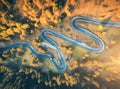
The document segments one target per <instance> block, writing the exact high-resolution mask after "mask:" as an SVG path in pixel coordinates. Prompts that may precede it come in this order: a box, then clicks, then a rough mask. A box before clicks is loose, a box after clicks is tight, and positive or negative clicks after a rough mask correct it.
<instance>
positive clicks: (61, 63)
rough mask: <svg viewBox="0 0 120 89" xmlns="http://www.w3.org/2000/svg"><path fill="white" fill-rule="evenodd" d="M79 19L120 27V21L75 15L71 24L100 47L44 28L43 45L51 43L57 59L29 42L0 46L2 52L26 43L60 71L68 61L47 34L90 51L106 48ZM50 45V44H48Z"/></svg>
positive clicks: (38, 55)
mask: <svg viewBox="0 0 120 89" xmlns="http://www.w3.org/2000/svg"><path fill="white" fill-rule="evenodd" d="M78 21H83V22H88V23H94V24H102V25H106V26H115V27H120V23H118V22H105V21H99V20H96V19H92V18H86V17H79V16H78V17H74V18H72V20H71V26H72V27H73V28H74V29H75V30H78V31H80V32H82V33H84V34H86V35H88V36H90V37H91V38H93V39H94V40H96V41H97V42H98V43H99V48H92V47H90V46H88V45H87V44H85V43H81V42H78V41H76V40H73V39H72V38H69V37H67V36H64V35H62V34H59V33H57V32H55V31H53V30H51V29H43V30H42V31H41V33H40V38H39V39H44V40H46V41H47V43H46V44H45V43H44V44H43V45H47V44H48V43H49V44H50V45H51V48H53V49H54V50H56V52H57V54H58V58H59V59H58V60H56V59H55V57H54V56H53V55H51V54H40V53H38V52H37V51H36V50H35V49H34V48H33V47H32V46H31V45H30V44H29V43H27V42H17V43H14V44H12V45H9V46H5V47H1V48H0V52H3V51H5V50H8V49H11V48H13V47H18V46H21V45H25V46H27V47H28V48H29V49H30V50H31V52H32V53H33V54H34V55H35V56H37V57H40V58H47V59H49V60H51V61H52V62H53V64H54V65H55V67H56V68H57V70H58V71H64V70H65V69H66V62H65V60H64V57H63V55H62V52H61V51H60V49H59V48H58V45H57V43H56V42H55V41H54V40H53V39H51V38H49V37H48V36H46V34H51V35H53V36H55V37H59V38H61V39H63V40H65V41H68V42H71V43H72V44H75V45H77V46H80V47H82V48H84V49H86V50H88V51H91V52H95V53H97V52H101V51H103V49H104V42H103V41H102V40H101V39H100V38H99V37H98V36H96V35H95V34H94V33H92V32H90V31H88V30H86V29H84V28H82V27H80V26H78V25H77V24H76V22H78ZM48 46H49V45H48Z"/></svg>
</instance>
